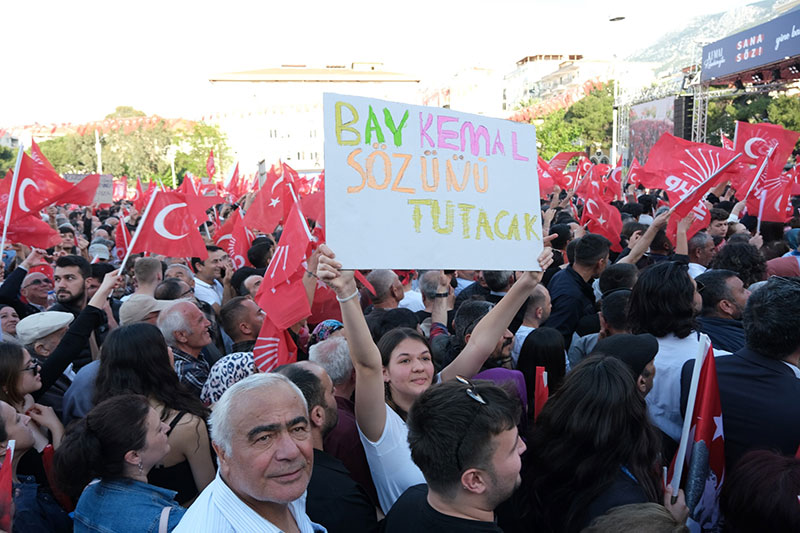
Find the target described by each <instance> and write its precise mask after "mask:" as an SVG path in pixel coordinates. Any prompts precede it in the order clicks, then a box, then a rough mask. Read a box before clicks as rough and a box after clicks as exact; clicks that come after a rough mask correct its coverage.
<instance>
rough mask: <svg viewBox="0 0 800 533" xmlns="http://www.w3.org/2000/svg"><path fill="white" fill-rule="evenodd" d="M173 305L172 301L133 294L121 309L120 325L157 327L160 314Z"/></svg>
mask: <svg viewBox="0 0 800 533" xmlns="http://www.w3.org/2000/svg"><path fill="white" fill-rule="evenodd" d="M173 303H175V302H174V301H171V300H156V299H155V298H153V297H152V296H150V295H148V294H132V295H131V296H130V297H129V298H128V299H127V300H125V301H124V302H123V303H122V307H120V309H119V325H120V326H127V325H128V324H133V323H135V322H148V323H150V324H153V325H155V324H156V322H157V321H158V314H159V313H160V312H161V311H162V310H164V309H166V308H167V307H169V306H171V305H172V304H173Z"/></svg>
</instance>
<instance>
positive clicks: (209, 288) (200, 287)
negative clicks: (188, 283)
mask: <svg viewBox="0 0 800 533" xmlns="http://www.w3.org/2000/svg"><path fill="white" fill-rule="evenodd" d="M223 292H224V290H223V288H222V283H220V282H219V281H217V280H214V284H213V285H210V284H208V283H206V282H205V281H203V280H202V279H200V278H197V277H196V278H194V295H195V298H197V299H198V300H202V301H204V302H206V303H207V304H208V305H214V304H216V305H222V295H223Z"/></svg>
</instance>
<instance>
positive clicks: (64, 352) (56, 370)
mask: <svg viewBox="0 0 800 533" xmlns="http://www.w3.org/2000/svg"><path fill="white" fill-rule="evenodd" d="M118 272H119V271H117V270H115V271H113V272H109V273H108V274H106V276H105V278H104V279H103V283H102V284H101V285H100V288H98V289H97V292H95V294H94V296H92V299H91V300H90V301H89V303H88V305H87V306H86V307H85V308H84V309H83V310H82V311H81V312H80V313H79V314H78V316H77V318H74V317H73V315H72V313H65V312H60V311H45V312H42V313H36V314H33V315H30V316H28V317H25V318H24V319H22V320H20V322H19V324H17V336H18V338H19V340H20V341H21V342H22V343H23V344H24V345H25V346H26V348H27V349H28V351H29V352H30V354H31V356H32V357H34V358H36V359H38V360H39V362H40V363H41V365H42V370H41V376H42V388H41V389H39V390H37V391H36V392H35V393H33V399H34V400H36V401H37V402H39V403H41V404H44V405H49V406H51V407H53V409H54V410H55V411H56V413H57V414H58V415H59V417H60V416H61V403H62V399H63V396H64V391H66V389H67V387H69V385H70V383H71V377H73V376H74V373H73V372H72V371H71V370H68V367H70V365H71V364H72V361H73V360H74V359H75V358H76V357H78V356H79V355H80V353H81V351H82V350H83V349H84V348H85V347H86V344H87V342H88V339H89V335H90V334H91V333H92V331H93V330H94V329H95V328H96V327H97V326H98V325H100V324H102V323H103V321H104V320H105V313H104V312H103V310H102V309H103V306H104V305H105V302H106V299H107V298H108V295H109V294H110V293H111V290H112V289H113V288H114V286H115V285H116V284H117V280H118V279H119V274H118ZM65 371H66V372H65ZM57 382H59V383H57Z"/></svg>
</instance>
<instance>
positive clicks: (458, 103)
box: [422, 67, 507, 118]
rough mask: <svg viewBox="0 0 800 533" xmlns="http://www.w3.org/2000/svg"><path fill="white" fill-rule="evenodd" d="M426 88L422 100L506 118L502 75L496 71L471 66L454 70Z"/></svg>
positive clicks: (441, 105) (432, 103)
mask: <svg viewBox="0 0 800 533" xmlns="http://www.w3.org/2000/svg"><path fill="white" fill-rule="evenodd" d="M438 85H439V87H437V88H432V89H427V90H425V92H424V95H423V98H422V103H423V105H430V106H436V107H446V108H450V109H455V110H456V111H462V112H464V113H475V114H476V115H486V116H489V117H496V118H506V115H507V113H506V112H505V111H504V110H503V105H502V104H503V76H502V74H500V73H499V72H498V71H496V70H493V69H488V68H482V67H472V68H467V69H463V70H460V71H458V72H456V73H455V74H454V75H453V76H451V77H450V78H449V79H447V80H445V81H443V82H439V84H438Z"/></svg>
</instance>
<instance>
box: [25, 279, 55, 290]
mask: <svg viewBox="0 0 800 533" xmlns="http://www.w3.org/2000/svg"><path fill="white" fill-rule="evenodd" d="M52 284H53V282H52V281H50V280H49V279H47V278H44V279H35V280H33V281H31V282H30V283H28V284H27V285H25V286H24V287H22V288H23V289H27V288H28V287H31V286H33V285H52Z"/></svg>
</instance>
